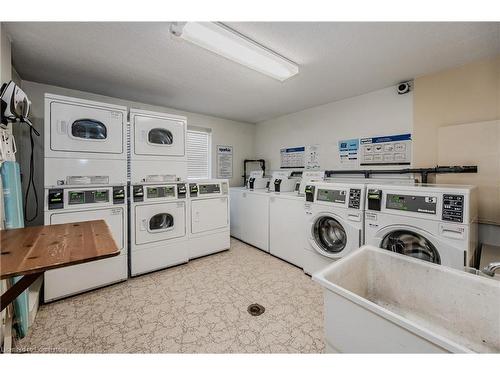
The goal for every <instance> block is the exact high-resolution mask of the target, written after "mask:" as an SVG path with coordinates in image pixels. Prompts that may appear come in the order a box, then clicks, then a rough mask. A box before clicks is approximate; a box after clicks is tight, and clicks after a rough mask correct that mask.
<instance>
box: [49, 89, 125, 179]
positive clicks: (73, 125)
mask: <svg viewBox="0 0 500 375" xmlns="http://www.w3.org/2000/svg"><path fill="white" fill-rule="evenodd" d="M44 121H45V124H44V132H45V134H44V135H45V177H44V179H45V183H44V185H45V186H56V185H62V184H67V185H80V184H94V185H95V184H109V185H114V184H122V183H124V182H125V181H127V108H126V107H123V106H118V105H112V104H106V103H99V102H94V101H90V100H83V99H77V98H70V97H65V96H59V95H53V94H45V115H44Z"/></svg>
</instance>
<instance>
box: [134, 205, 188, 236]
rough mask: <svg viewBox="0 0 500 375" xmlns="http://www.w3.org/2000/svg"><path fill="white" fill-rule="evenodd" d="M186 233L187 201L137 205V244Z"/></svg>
mask: <svg viewBox="0 0 500 375" xmlns="http://www.w3.org/2000/svg"><path fill="white" fill-rule="evenodd" d="M185 235H186V204H185V202H169V203H155V204H146V205H138V206H136V207H135V244H136V245H141V244H146V243H151V242H158V241H165V240H171V239H174V238H178V237H182V236H185Z"/></svg>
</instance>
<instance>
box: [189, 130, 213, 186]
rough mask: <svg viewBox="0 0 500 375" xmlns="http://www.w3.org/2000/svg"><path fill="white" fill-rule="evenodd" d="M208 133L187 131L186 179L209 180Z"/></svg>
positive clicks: (209, 140) (209, 141)
mask: <svg viewBox="0 0 500 375" xmlns="http://www.w3.org/2000/svg"><path fill="white" fill-rule="evenodd" d="M210 137H211V134H210V133H209V132H204V131H197V130H188V131H187V157H188V178H194V179H203V178H205V179H206V178H210V143H211V139H210Z"/></svg>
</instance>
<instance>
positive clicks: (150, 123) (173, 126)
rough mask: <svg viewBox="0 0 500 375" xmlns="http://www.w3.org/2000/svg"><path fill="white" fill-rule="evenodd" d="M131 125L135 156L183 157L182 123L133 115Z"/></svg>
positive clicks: (183, 136)
mask: <svg viewBox="0 0 500 375" xmlns="http://www.w3.org/2000/svg"><path fill="white" fill-rule="evenodd" d="M133 124H134V153H135V154H136V155H149V156H176V157H181V156H184V155H185V145H186V140H185V137H186V134H185V132H186V123H185V122H184V121H182V120H178V119H172V118H161V117H154V116H148V115H142V114H134V116H133Z"/></svg>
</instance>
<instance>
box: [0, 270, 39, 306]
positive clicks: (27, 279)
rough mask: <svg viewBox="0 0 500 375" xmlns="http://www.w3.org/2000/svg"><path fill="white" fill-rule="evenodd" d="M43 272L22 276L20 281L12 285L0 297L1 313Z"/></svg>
mask: <svg viewBox="0 0 500 375" xmlns="http://www.w3.org/2000/svg"><path fill="white" fill-rule="evenodd" d="M42 274H43V272H37V273H30V274H28V275H24V276H23V277H22V278H21V280H19V281H18V282H17V283H15V284H14V285H12V286H11V287H10V288H9V289H7V290H6V291H5V293H4V294H2V296H1V297H0V311H3V310H4V309H5V308H6V307H7V306H9V305H10V304H11V303H12V302H13V301H14V300H15V299H16V298H17V297H18V296H19V295H20V294H21V293H22V292H24V291H25V290H26V289H28V288H29V286H30V285H31V284H33V283H34V282H35V281H36V279H38V278H39V277H40V276H41V275H42Z"/></svg>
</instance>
